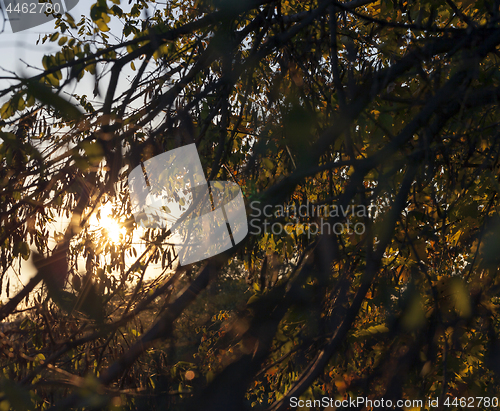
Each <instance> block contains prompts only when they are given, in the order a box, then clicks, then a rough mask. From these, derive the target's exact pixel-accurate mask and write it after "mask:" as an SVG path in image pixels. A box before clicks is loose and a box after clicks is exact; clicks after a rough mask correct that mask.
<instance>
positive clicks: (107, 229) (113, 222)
mask: <svg viewBox="0 0 500 411" xmlns="http://www.w3.org/2000/svg"><path fill="white" fill-rule="evenodd" d="M98 214H99V216H97V213H96V214H93V215H92V217H91V218H90V221H89V226H90V228H91V230H92V231H94V232H96V233H98V232H100V235H99V234H98V235H99V237H101V236H105V237H106V238H107V239H108V240H109V241H110V242H112V243H114V244H120V243H122V242H123V241H124V239H125V235H126V233H127V230H126V228H125V227H124V226H123V225H122V224H121V223H120V221H118V220H117V219H116V218H114V217H113V205H112V203H110V202H108V203H106V204H104V205H102V206H101V207H100V208H99V213H98Z"/></svg>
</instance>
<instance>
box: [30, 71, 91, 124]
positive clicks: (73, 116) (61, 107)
mask: <svg viewBox="0 0 500 411" xmlns="http://www.w3.org/2000/svg"><path fill="white" fill-rule="evenodd" d="M27 85H28V92H29V93H30V94H31V95H33V96H34V97H35V98H36V99H37V100H38V101H40V102H41V103H43V104H45V105H47V106H49V107H52V108H54V109H55V110H56V111H58V112H59V113H60V114H61V116H62V117H63V118H64V119H66V120H78V119H80V118H81V117H82V116H83V114H82V113H81V112H80V110H79V109H78V108H77V107H76V106H74V105H73V104H71V103H70V102H69V101H67V100H65V99H64V98H62V97H61V96H59V95H58V94H55V93H53V92H52V90H51V89H50V88H49V87H47V86H46V85H45V84H42V83H39V82H37V81H33V80H27Z"/></svg>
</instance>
